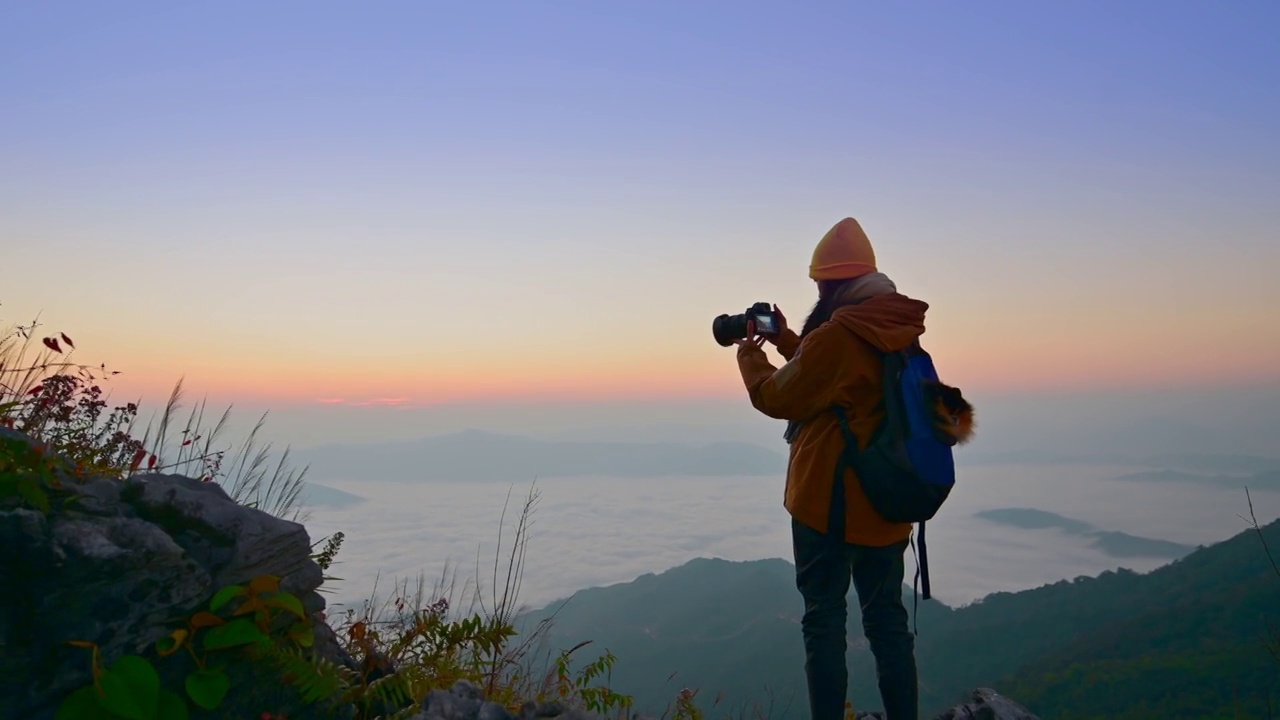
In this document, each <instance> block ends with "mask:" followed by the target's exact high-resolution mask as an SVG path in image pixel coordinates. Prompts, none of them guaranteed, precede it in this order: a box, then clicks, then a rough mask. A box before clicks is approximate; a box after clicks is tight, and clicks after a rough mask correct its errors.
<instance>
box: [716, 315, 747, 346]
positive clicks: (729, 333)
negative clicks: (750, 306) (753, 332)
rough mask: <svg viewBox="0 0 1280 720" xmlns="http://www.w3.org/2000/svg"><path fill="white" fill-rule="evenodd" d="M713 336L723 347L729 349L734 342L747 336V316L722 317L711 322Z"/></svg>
mask: <svg viewBox="0 0 1280 720" xmlns="http://www.w3.org/2000/svg"><path fill="white" fill-rule="evenodd" d="M711 334H712V335H713V336H714V337H715V339H716V342H717V343H719V344H720V346H721V347H729V346H730V345H732V344H733V341H734V340H741V339H742V338H745V337H746V336H747V316H746V314H745V313H744V314H740V315H720V316H719V317H717V318H716V319H715V320H712V321H711Z"/></svg>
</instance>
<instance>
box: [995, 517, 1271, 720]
mask: <svg viewBox="0 0 1280 720" xmlns="http://www.w3.org/2000/svg"><path fill="white" fill-rule="evenodd" d="M1263 536H1264V537H1265V539H1266V542H1267V544H1268V545H1269V546H1270V547H1271V548H1272V550H1273V552H1274V551H1275V550H1277V549H1280V521H1277V522H1273V523H1271V524H1270V525H1267V526H1265V527H1264V528H1263ZM1113 584H1114V583H1113ZM1123 584H1125V585H1126V586H1127V587H1125V588H1110V587H1104V586H1103V585H1102V584H1100V583H1098V582H1097V581H1085V582H1081V583H1078V584H1075V585H1073V589H1072V590H1067V589H1066V588H1063V589H1062V590H1061V591H1060V592H1059V593H1058V595H1057V596H1056V597H1053V598H1049V597H1044V598H1042V600H1043V601H1044V602H1046V603H1050V604H1052V605H1054V606H1059V607H1061V606H1063V605H1066V604H1071V603H1089V604H1095V605H1096V604H1101V603H1103V602H1105V596H1106V591H1108V590H1113V591H1115V592H1116V593H1117V595H1118V596H1119V597H1120V598H1123V599H1124V600H1123V605H1124V606H1125V610H1124V611H1121V612H1112V613H1109V615H1110V617H1109V618H1107V619H1103V618H1102V617H1099V619H1098V621H1097V622H1095V623H1093V627H1091V628H1090V629H1089V630H1088V631H1086V632H1084V633H1082V634H1081V635H1080V636H1078V637H1076V638H1074V639H1072V640H1071V641H1070V642H1068V643H1066V644H1065V645H1063V646H1062V647H1061V648H1058V649H1057V650H1055V651H1054V652H1052V653H1050V654H1049V655H1047V656H1046V657H1044V658H1042V659H1041V660H1040V661H1038V662H1036V663H1034V664H1031V665H1028V666H1026V667H1023V668H1021V669H1020V670H1019V671H1018V672H1017V673H1016V675H1015V676H1014V677H1013V678H1011V679H1010V680H1009V681H1007V682H1006V683H1005V684H1003V685H1002V687H1005V688H1006V690H1007V692H1009V693H1010V694H1011V695H1012V694H1016V696H1017V697H1018V699H1019V700H1020V701H1022V702H1023V703H1024V704H1026V705H1027V706H1028V707H1030V708H1031V709H1033V710H1035V711H1036V712H1038V713H1040V714H1041V715H1043V716H1044V717H1054V718H1062V719H1063V720H1072V719H1073V718H1098V719H1102V720H1111V719H1115V720H1119V719H1122V718H1144V717H1160V718H1188V719H1191V718H1195V719H1197V720H1198V719H1200V718H1218V717H1221V718H1230V717H1256V718H1262V717H1270V716H1272V715H1273V714H1275V713H1277V712H1280V663H1278V662H1277V660H1280V658H1275V657H1273V656H1272V655H1271V653H1270V652H1269V651H1268V649H1267V647H1266V644H1267V642H1268V641H1269V639H1270V638H1269V633H1268V627H1269V624H1273V623H1280V576H1277V574H1276V572H1275V570H1274V569H1273V568H1272V566H1271V564H1270V562H1269V561H1268V560H1267V557H1266V555H1265V553H1264V552H1263V549H1262V543H1261V541H1260V539H1259V537H1258V536H1257V534H1256V533H1254V532H1253V531H1252V530H1250V531H1248V532H1245V533H1242V534H1241V535H1238V536H1236V537H1234V538H1232V539H1230V540H1228V541H1226V542H1223V543H1220V544H1218V545H1214V546H1211V547H1208V548H1205V549H1203V550H1200V551H1198V552H1196V553H1193V554H1192V555H1190V556H1188V557H1186V558H1184V559H1183V560H1181V561H1179V562H1177V563H1174V564H1173V565H1170V566H1168V567H1164V568H1160V569H1158V570H1155V571H1154V572H1152V573H1150V574H1149V575H1147V576H1142V577H1139V578H1134V579H1132V580H1130V581H1129V582H1128V583H1123ZM1117 599H1118V600H1119V598H1117ZM1119 604H1121V603H1120V602H1117V605H1119ZM1006 686H1007V687H1006Z"/></svg>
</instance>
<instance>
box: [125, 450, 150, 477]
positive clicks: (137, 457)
mask: <svg viewBox="0 0 1280 720" xmlns="http://www.w3.org/2000/svg"><path fill="white" fill-rule="evenodd" d="M146 457H147V451H146V450H144V449H142V448H138V449H137V450H135V451H134V452H133V460H131V461H130V462H129V472H131V473H133V472H137V471H138V468H140V467H142V460H143V459H144V458H146Z"/></svg>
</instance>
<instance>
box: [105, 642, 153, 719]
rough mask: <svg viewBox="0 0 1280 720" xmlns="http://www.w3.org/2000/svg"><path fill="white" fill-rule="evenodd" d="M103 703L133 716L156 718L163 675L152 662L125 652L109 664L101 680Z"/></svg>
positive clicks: (120, 713)
mask: <svg viewBox="0 0 1280 720" xmlns="http://www.w3.org/2000/svg"><path fill="white" fill-rule="evenodd" d="M100 682H101V684H102V690H103V693H104V696H103V697H102V698H100V703H101V705H102V706H103V707H104V708H106V709H107V710H110V711H111V712H113V713H115V714H117V715H120V716H121V717H126V718H130V719H131V720H154V718H155V717H156V705H157V704H158V703H159V699H160V676H159V675H157V674H156V669H155V668H153V667H151V663H149V662H147V661H146V660H145V659H143V658H141V657H138V656H137V655H125V656H124V657H122V658H120V659H119V660H117V661H116V662H115V664H114V665H112V666H111V667H109V668H107V669H106V671H105V672H104V673H103V674H102V679H101V680H100Z"/></svg>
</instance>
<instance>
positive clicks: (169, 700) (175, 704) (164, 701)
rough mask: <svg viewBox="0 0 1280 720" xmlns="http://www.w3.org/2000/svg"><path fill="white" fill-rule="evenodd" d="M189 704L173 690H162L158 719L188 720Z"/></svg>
mask: <svg viewBox="0 0 1280 720" xmlns="http://www.w3.org/2000/svg"><path fill="white" fill-rule="evenodd" d="M187 717H188V714H187V704H186V703H185V702H183V701H182V697H181V696H179V695H178V694H177V693H175V692H173V691H172V690H161V691H160V707H159V710H158V711H157V713H156V720H187Z"/></svg>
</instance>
